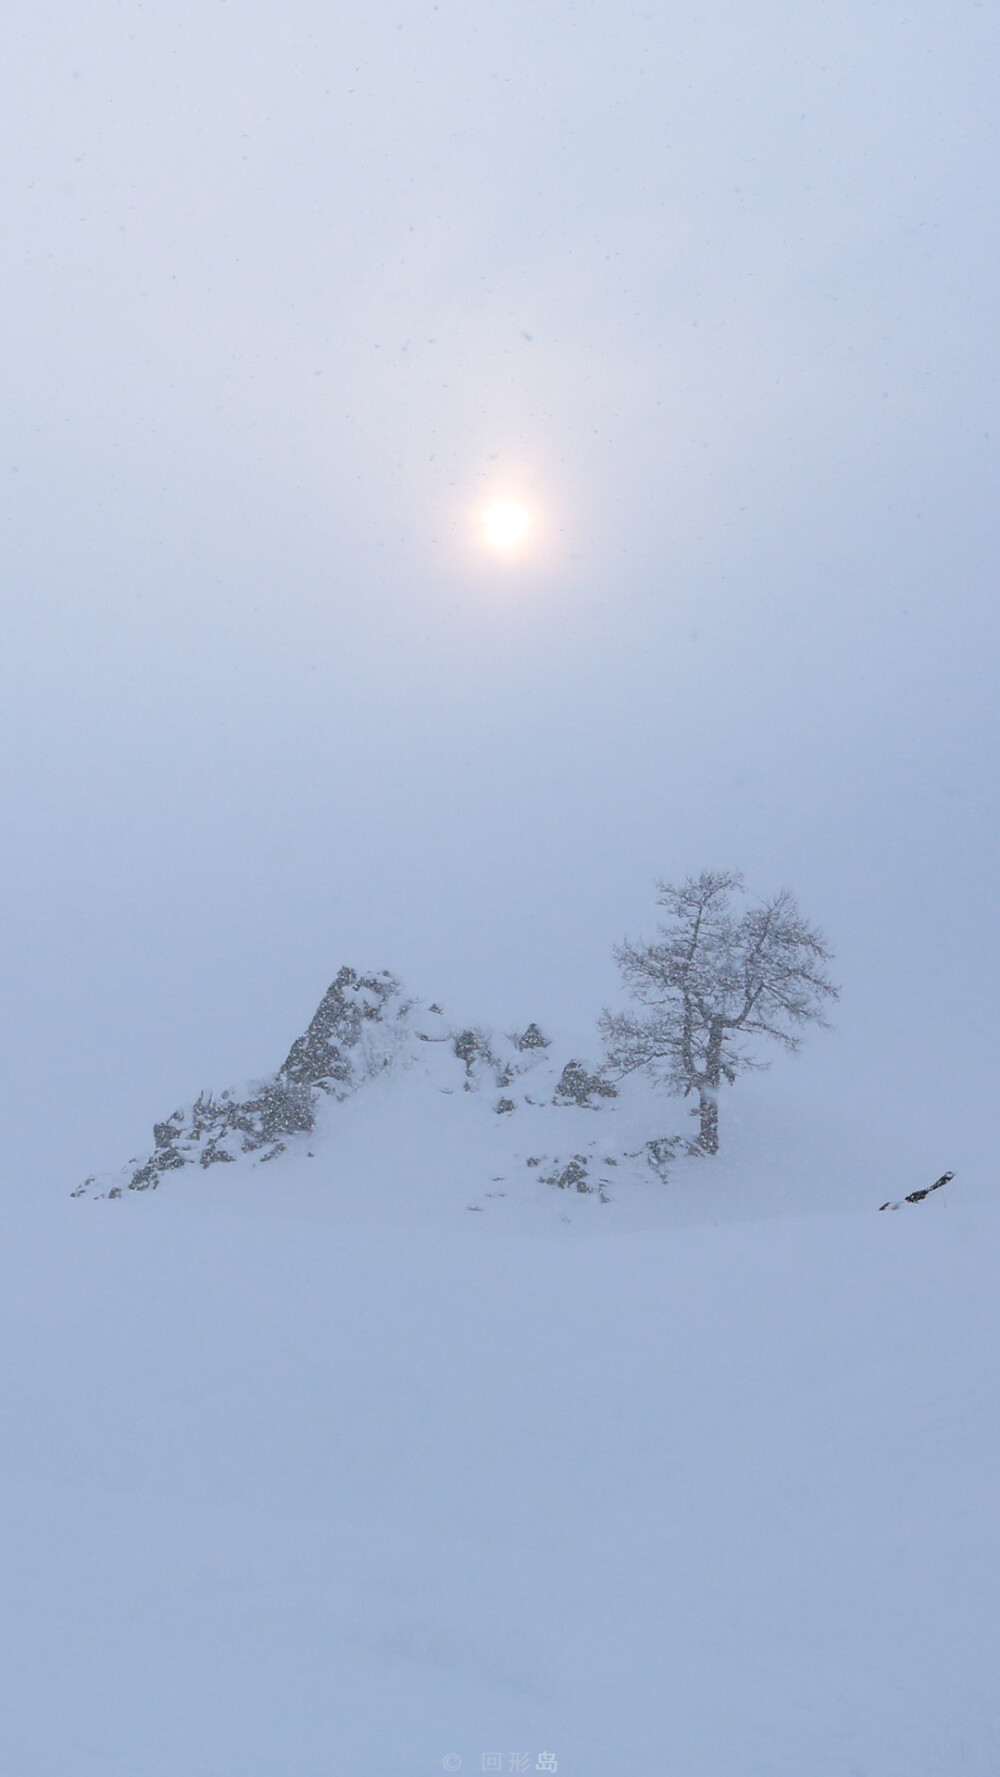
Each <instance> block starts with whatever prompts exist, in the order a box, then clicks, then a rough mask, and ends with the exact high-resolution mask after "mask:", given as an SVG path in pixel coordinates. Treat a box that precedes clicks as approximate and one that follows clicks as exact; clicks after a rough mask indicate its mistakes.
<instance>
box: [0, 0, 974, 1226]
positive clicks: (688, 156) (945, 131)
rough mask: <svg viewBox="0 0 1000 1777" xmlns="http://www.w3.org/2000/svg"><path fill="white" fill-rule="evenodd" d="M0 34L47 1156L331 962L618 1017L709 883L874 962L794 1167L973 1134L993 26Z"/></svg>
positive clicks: (808, 1060)
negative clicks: (787, 896) (509, 530)
mask: <svg viewBox="0 0 1000 1777" xmlns="http://www.w3.org/2000/svg"><path fill="white" fill-rule="evenodd" d="M0 33H2V38H0V42H2V53H0V65H2V67H3V69H4V73H3V76H2V79H3V84H4V88H5V91H4V98H3V104H2V107H0V113H2V117H3V123H2V130H3V138H4V148H3V154H2V157H0V158H2V168H3V172H2V178H3V187H4V207H5V214H6V223H5V237H6V239H5V249H6V251H5V261H6V270H5V272H4V310H5V324H4V328H3V340H4V358H5V368H4V378H3V388H4V398H3V403H2V428H3V447H2V456H0V472H2V487H3V496H2V497H3V513H2V522H3V538H4V556H5V563H6V566H5V572H4V592H3V601H4V623H3V687H2V713H0V721H2V735H3V740H2V745H3V758H4V770H3V816H2V818H3V826H4V831H5V833H6V835H7V843H6V847H5V854H6V864H5V870H4V885H3V907H2V930H3V936H4V942H3V946H2V955H3V1004H4V1012H3V1025H4V1028H3V1047H4V1062H3V1065H4V1076H5V1079H6V1082H7V1086H8V1090H9V1092H10V1103H11V1106H12V1113H11V1116H10V1119H9V1122H8V1124H7V1127H8V1130H9V1139H8V1142H7V1144H6V1147H7V1152H6V1156H5V1166H6V1168H7V1170H8V1171H9V1175H10V1182H11V1184H12V1186H13V1188H14V1189H15V1190H16V1191H17V1192H18V1193H23V1192H25V1191H27V1190H29V1189H30V1190H31V1191H33V1192H39V1191H45V1192H52V1191H60V1192H61V1191H62V1189H63V1188H64V1186H65V1188H67V1189H68V1188H69V1187H70V1186H71V1185H72V1184H73V1183H75V1182H76V1180H77V1179H78V1178H79V1177H80V1176H82V1174H83V1173H84V1172H86V1171H88V1170H89V1169H91V1168H92V1167H97V1166H112V1165H117V1164H118V1163H119V1162H120V1161H122V1160H124V1159H125V1158H126V1156H127V1154H128V1153H130V1152H132V1151H135V1150H136V1149H137V1148H138V1147H139V1146H140V1145H141V1144H142V1142H143V1140H144V1139H145V1137H146V1132H147V1130H148V1126H149V1123H150V1122H151V1120H152V1118H153V1117H154V1116H161V1115H164V1114H166V1113H167V1112H168V1111H169V1110H170V1109H171V1108H172V1107H173V1106H174V1105H175V1104H177V1103H179V1102H181V1101H182V1099H184V1098H185V1097H186V1096H190V1095H191V1094H192V1093H194V1092H196V1091H197V1090H198V1089H199V1088H200V1087H201V1086H202V1085H205V1084H212V1085H226V1084H229V1083H231V1082H238V1081H241V1080H243V1079H245V1078H247V1077H252V1076H254V1075H257V1074H260V1073H263V1072H265V1071H269V1070H271V1069H273V1068H274V1067H275V1066H277V1065H278V1063H279V1062H280V1060H281V1057H282V1056H283V1055H284V1053H285V1052H286V1050H287V1048H288V1045H289V1042H290V1040H291V1038H292V1037H293V1036H294V1035H295V1034H296V1033H297V1032H298V1031H299V1030H300V1029H301V1028H302V1026H303V1024H304V1023H305V1022H306V1020H307V1019H308V1017H309V1015H310V1014H311V1012H312V1010H313V1007H314V1005H315V1003H316V1001H317V1000H318V998H319V996H320V994H321V993H322V991H323V989H324V988H325V987H326V985H327V983H328V981H329V980H330V979H331V978H332V976H333V974H334V973H335V971H336V969H337V968H338V967H339V965H340V964H341V963H342V962H344V961H350V962H353V963H354V964H356V965H357V966H360V967H365V968H371V967H375V968H383V967H388V968H391V969H393V970H395V971H397V972H398V973H399V974H400V975H401V976H402V978H403V979H404V980H405V981H406V983H407V984H408V986H410V987H411V988H412V989H413V990H414V991H415V992H417V993H419V994H422V995H424V996H425V997H428V998H434V997H437V998H439V999H442V1000H444V1001H446V1002H447V1003H448V1004H450V1005H454V1006H455V1007H456V1009H461V1011H463V1012H465V1013H467V1014H468V1015H471V1016H479V1017H482V1018H484V1019H486V1020H489V1021H499V1022H502V1021H503V1020H505V1019H515V1018H524V1019H526V1018H528V1017H532V1018H541V1019H542V1020H546V1019H548V1020H552V1021H559V1020H561V1021H562V1022H563V1023H564V1024H567V1025H569V1026H574V1027H579V1029H580V1030H581V1031H582V1032H586V1031H587V1030H588V1029H589V1027H590V1026H591V1025H592V1021H593V1018H594V1017H595V1015H596V1013H597V1012H598V1010H599V1009H600V1006H601V1004H602V1003H603V1002H604V1001H606V1000H607V999H609V998H613V997H614V995H615V994H616V991H617V987H616V979H615V973H614V968H613V964H612V960H611V955H610V948H611V945H612V944H613V943H614V942H615V941H616V940H618V939H620V938H621V937H622V936H623V935H624V933H625V932H629V933H631V934H633V935H635V934H637V933H639V932H641V931H651V929H652V926H653V922H654V911H655V909H654V889H653V882H654V878H656V877H657V876H661V877H666V878H668V879H675V878H677V877H681V876H683V875H685V874H686V873H688V872H690V871H698V870H701V869H703V868H709V867H713V868H725V867H736V868H742V869H744V870H745V871H746V874H747V878H748V881H749V884H750V886H751V887H752V888H753V889H755V890H757V891H758V892H760V893H762V894H763V893H769V892H772V891H773V890H774V889H775V888H777V887H780V886H781V885H783V884H787V885H789V886H790V887H792V888H793V889H795V890H796V892H797V893H798V894H799V897H800V900H801V903H802V907H803V910H804V912H805V913H806V915H807V916H808V917H809V918H810V919H812V920H814V921H816V922H818V923H819V924H820V925H822V927H823V928H824V930H825V931H826V933H827V935H828V937H829V939H830V941H831V943H832V944H833V946H834V948H835V950H836V953H837V964H836V974H837V976H838V979H839V980H840V982H841V984H842V987H843V999H842V1004H841V1007H840V1008H839V1010H838V1013H837V1017H836V1029H835V1031H834V1032H833V1033H831V1034H823V1035H817V1036H815V1037H814V1038H812V1039H811V1040H810V1044H809V1047H808V1050H807V1052H806V1053H805V1054H804V1055H803V1056H802V1057H801V1058H800V1059H799V1060H797V1061H789V1062H787V1063H786V1062H781V1063H780V1065H779V1066H778V1067H777V1068H776V1070H775V1074H774V1076H773V1077H772V1080H771V1082H769V1083H768V1084H767V1086H766V1087H763V1086H761V1087H759V1086H757V1085H755V1084H754V1083H752V1082H751V1083H748V1084H746V1085H745V1086H743V1087H741V1088H740V1091H741V1093H743V1094H747V1095H749V1094H753V1093H755V1092H758V1091H764V1090H766V1091H767V1092H769V1093H771V1095H772V1102H773V1114H774V1116H775V1117H776V1118H777V1119H778V1120H779V1122H780V1121H781V1119H784V1120H785V1122H786V1124H787V1128H788V1130H789V1139H790V1140H795V1141H799V1142H800V1143H801V1144H802V1152H803V1157H804V1159H805V1158H806V1157H807V1156H808V1154H809V1153H810V1151H811V1148H810V1143H811V1142H812V1141H814V1140H816V1141H819V1143H820V1146H821V1147H823V1144H824V1143H825V1144H826V1145H825V1147H823V1151H824V1153H826V1154H827V1155H828V1156H832V1159H829V1160H828V1163H829V1164H834V1163H836V1164H837V1165H843V1166H845V1167H848V1166H849V1167H852V1168H853V1167H856V1166H858V1165H868V1164H871V1165H872V1167H873V1169H886V1170H887V1171H888V1172H889V1173H891V1175H892V1177H891V1182H892V1183H893V1184H894V1185H895V1184H896V1182H897V1178H898V1182H900V1183H901V1182H903V1179H904V1178H906V1179H910V1178H911V1172H910V1171H909V1170H908V1169H910V1168H912V1169H913V1171H915V1172H918V1173H919V1176H916V1177H912V1184H921V1183H925V1182H929V1180H930V1178H932V1177H933V1176H934V1173H935V1172H938V1171H940V1170H941V1169H942V1168H943V1167H944V1166H950V1167H953V1168H954V1169H955V1171H956V1172H957V1173H958V1174H959V1176H961V1174H962V1169H963V1166H964V1167H965V1168H966V1170H967V1171H968V1169H969V1168H974V1167H977V1166H978V1167H981V1166H982V1165H984V1164H985V1163H986V1160H987V1157H988V1156H989V1155H990V1154H991V1153H992V1151H993V1149H992V1137H993V1135H994V1134H995V1129H993V1128H991V1126H990V1124H989V1122H988V1117H989V1113H988V1112H987V1111H985V1110H984V1108H983V1099H984V1095H985V1093H986V1092H987V1091H988V1088H989V1085H990V1082H991V1079H992V1074H993V1071H994V1068H993V1061H992V1042H993V1025H994V1016H993V1010H994V1000H995V994H996V989H995V978H996V975H995V971H996V962H997V951H998V945H997V922H996V915H995V884H996V877H997V855H996V833H997V824H996V789H995V782H996V742H995V721H996V718H995V690H994V683H995V681H994V660H995V651H996V596H995V558H996V547H995V545H996V511H997V500H996V467H995V464H996V449H997V435H998V427H997V423H996V414H995V406H996V356H997V352H996V343H995V334H996V329H995V317H996V313H997V307H998V291H997V252H996V246H995V197H996V184H997V164H998V163H997V155H996V141H995V134H996V132H995V95H996V91H997V77H998V67H997V62H998V56H997V48H998V38H1000V32H998V28H997V20H996V17H995V15H994V14H993V13H991V11H990V10H989V9H988V8H985V7H983V6H981V5H978V4H970V3H968V0H951V4H949V5H948V6H944V5H941V4H933V3H932V0H926V3H924V4H916V5H908V6H903V5H901V4H898V3H896V0H885V3H884V4H870V3H865V4H861V3H860V0H855V3H851V0H848V3H847V4H842V5H839V6H837V7H833V6H828V5H822V4H819V3H817V0H808V3H807V4H805V5H803V6H801V7H798V8H795V9H793V12H792V14H791V15H790V13H789V9H788V7H787V6H781V5H779V4H777V0H765V3H764V4H761V5H759V6H755V7H752V8H751V7H749V6H747V5H744V4H737V3H735V0H718V3H717V4H716V5H714V6H713V7H712V8H710V9H705V8H701V9H693V10H692V9H691V8H688V7H678V6H658V7H653V6H634V5H624V4H621V3H616V4H614V5H612V4H611V3H610V0H591V3H590V4H568V3H567V0H550V3H549V4H547V5H545V6H543V7H539V6H538V5H537V4H535V5H528V4H522V3H514V4H505V5H503V6H499V5H496V4H486V5H482V6H474V7H470V6H468V5H459V4H456V3H455V0H440V3H439V4H437V5H430V4H414V3H413V0H400V3H399V4H394V5H386V4H384V3H382V0H373V3H372V4H369V5H367V6H365V7H364V8H358V7H347V6H336V5H333V6H331V5H319V4H315V3H306V0H302V3H299V4H296V5H294V6H291V7H289V6H287V5H286V6H278V5H277V4H275V3H274V0H257V3H256V4H236V3H235V0H218V3H216V0H211V3H210V4H206V0H198V4H194V3H192V0H172V3H171V4H170V5H166V4H163V3H153V4H149V3H147V4H138V3H137V0H121V3H120V4H111V3H107V0H106V3H105V4H102V5H100V6H97V7H94V6H92V5H86V6H85V5H83V4H82V3H81V0H63V3H61V4H56V5H54V6H51V7H46V8H44V9H39V8H37V7H33V6H32V7H29V6H28V5H26V4H24V3H23V0H12V3H11V4H10V5H9V6H8V8H7V11H6V15H5V21H4V23H3V24H2V26H0ZM494 492H496V493H510V494H513V495H515V496H517V497H520V498H523V499H524V500H525V501H526V502H527V503H528V504H529V505H530V507H531V509H532V512H533V513H534V515H535V519H536V526H535V530H534V532H533V535H532V538H531V539H530V540H529V544H528V545H527V546H526V547H525V549H524V550H523V552H522V553H521V554H520V555H518V556H517V557H516V558H514V559H511V558H500V557H496V556H492V555H490V554H489V553H488V551H487V550H486V549H485V548H483V547H482V546H481V541H480V537H479V533H478V531H477V517H478V514H479V512H480V509H481V507H482V506H483V504H484V503H485V501H486V499H487V498H488V497H489V496H490V495H491V494H492V493H494ZM595 1046H596V1039H595ZM817 1130H818V1131H820V1134H819V1135H817ZM823 1132H825V1133H823ZM925 1170H926V1172H927V1178H926V1179H924V1177H923V1172H924V1171H925ZM880 1176H881V1170H880ZM908 1188H910V1187H909V1186H908ZM873 1192H874V1194H875V1198H876V1201H877V1200H878V1197H879V1195H880V1194H881V1195H888V1194H889V1192H888V1191H882V1192H881V1193H880V1191H879V1185H878V1184H877V1183H874V1182H873ZM893 1194H895V1193H893Z"/></svg>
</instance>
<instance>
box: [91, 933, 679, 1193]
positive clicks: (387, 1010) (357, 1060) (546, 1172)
mask: <svg viewBox="0 0 1000 1777" xmlns="http://www.w3.org/2000/svg"><path fill="white" fill-rule="evenodd" d="M426 1044H436V1045H441V1046H442V1048H443V1050H444V1052H445V1054H446V1055H447V1056H450V1057H451V1058H452V1060H451V1062H450V1063H449V1066H454V1067H455V1070H456V1071H455V1081H456V1085H455V1086H453V1085H450V1084H440V1085H439V1087H438V1090H440V1091H443V1092H450V1091H454V1090H455V1089H456V1088H457V1087H458V1086H459V1085H460V1089H461V1090H462V1091H463V1092H466V1093H484V1094H489V1095H490V1098H491V1109H492V1110H493V1111H494V1112H495V1113H496V1114H497V1115H498V1116H501V1117H504V1118H512V1117H514V1116H515V1114H516V1113H517V1112H518V1111H519V1110H523V1109H525V1108H527V1107H534V1108H535V1109H536V1110H537V1109H538V1108H539V1107H542V1106H553V1107H561V1108H562V1110H563V1111H564V1112H569V1113H571V1114H575V1115H576V1116H577V1118H578V1124H577V1127H576V1134H577V1140H576V1141H575V1142H574V1143H573V1151H572V1152H570V1153H569V1154H566V1153H564V1154H563V1155H562V1157H560V1156H559V1154H558V1152H557V1153H555V1154H551V1153H544V1154H530V1155H527V1156H525V1158H524V1160H523V1162H522V1164H523V1165H524V1166H527V1167H528V1168H531V1169H536V1170H534V1172H533V1176H535V1177H537V1178H538V1179H539V1180H541V1181H542V1182H544V1183H545V1184H547V1185H551V1186H555V1187H557V1188H558V1189H560V1190H574V1191H577V1192H580V1193H582V1194H595V1195H597V1196H598V1197H600V1198H601V1199H602V1200H605V1201H606V1200H607V1195H608V1188H609V1184H610V1174H609V1172H608V1169H609V1168H614V1167H616V1166H618V1165H619V1162H620V1160H621V1159H627V1160H632V1161H634V1160H637V1159H639V1160H641V1161H643V1163H644V1164H645V1165H648V1166H651V1167H652V1169H653V1170H654V1172H656V1173H657V1174H659V1175H660V1176H661V1177H663V1176H665V1170H666V1166H667V1164H668V1162H669V1161H670V1160H672V1159H673V1158H674V1157H675V1155H677V1154H678V1153H681V1152H685V1153H692V1152H698V1151H699V1150H698V1149H697V1148H696V1147H695V1146H694V1145H693V1144H692V1143H690V1142H686V1141H683V1140H682V1139H681V1138H668V1137H657V1138H655V1139H653V1140H651V1141H646V1142H645V1143H644V1144H643V1145H642V1146H640V1148H638V1149H632V1150H630V1151H627V1152H625V1153H622V1154H617V1155H616V1154H614V1153H608V1152H607V1151H606V1150H607V1149H608V1146H609V1143H608V1140H607V1137H606V1136H601V1137H598V1136H597V1134H596V1132H595V1135H594V1137H593V1139H590V1138H585V1139H583V1140H581V1139H580V1128H579V1113H580V1112H584V1113H588V1114H589V1115H593V1114H594V1113H595V1112H599V1111H601V1110H607V1109H609V1108H610V1107H611V1105H612V1104H613V1101H614V1100H616V1099H617V1097H618V1089H617V1087H616V1085H615V1084H614V1082H613V1081H612V1080H611V1079H609V1078H608V1077H607V1075H606V1074H605V1073H603V1072H602V1070H601V1069H600V1068H592V1067H589V1066H588V1065H587V1064H586V1063H585V1062H584V1061H582V1060H580V1059H579V1058H578V1057H575V1056H570V1057H569V1058H568V1059H567V1060H565V1061H562V1064H561V1066H560V1060H561V1058H560V1057H558V1056H557V1055H556V1054H555V1053H554V1046H553V1043H552V1041H551V1039H550V1038H548V1037H547V1036H545V1035H544V1034H543V1032H542V1030H541V1029H540V1027H539V1026H538V1024H537V1023H530V1024H528V1025H527V1026H526V1028H525V1029H524V1030H523V1031H519V1032H515V1033H513V1034H507V1035H503V1034H497V1033H495V1032H490V1031H486V1030H484V1029H482V1028H480V1027H477V1026H470V1025H466V1026H458V1027H454V1026H452V1025H451V1024H450V1023H449V1021H448V1019H447V1018H446V1016H445V1014H444V1013H443V1011H442V1009H441V1007H440V1006H439V1005H437V1004H436V1003H432V1004H431V1005H430V1006H427V1007H424V1006H422V1005H421V1004H420V1002H419V1001H417V1000H414V999H411V998H408V997H406V995H405V994H404V992H403V988H402V986H401V984H400V982H399V981H398V980H397V978H396V977H395V976H394V975H392V974H390V973H389V972H388V971H387V970H382V971H379V972H376V973H372V974H361V973H359V972H358V971H357V970H355V969H353V968H351V967H349V966H347V965H345V966H344V967H343V968H342V969H341V970H340V971H339V973H338V975H337V976H336V979H335V980H334V981H333V982H332V983H331V985H330V987H329V988H328V989H327V991H326V993H325V994H324V995H323V998H322V1000H321V1001H320V1003H319V1006H318V1007H317V1009H316V1012H315V1014H314V1016H313V1018H312V1020H311V1021H310V1023H309V1025H308V1027H307V1029H306V1030H305V1031H304V1032H303V1033H302V1035H301V1036H300V1037H297V1038H296V1040H295V1042H294V1043H293V1044H292V1046H291V1048H290V1049H289V1051H288V1054H287V1056H286V1057H285V1060H284V1061H283V1063H282V1065H281V1067H280V1068H279V1069H278V1071H277V1073H276V1074H274V1075H273V1076H271V1077H270V1078H268V1079H266V1080H263V1081H261V1082H258V1083H257V1084H255V1085H254V1086H253V1087H252V1088H251V1089H250V1090H249V1091H248V1092H246V1093H245V1094H239V1093H234V1092H223V1093H221V1094H219V1095H218V1096H214V1095H213V1094H211V1093H208V1092H202V1093H201V1094H200V1095H199V1097H198V1098H197V1099H196V1100H195V1101H194V1103H193V1104H192V1105H190V1106H188V1107H182V1108H180V1109H178V1110H175V1111H173V1112H172V1113H171V1115H170V1116H169V1117H166V1118H165V1119H164V1120H163V1121H162V1122H160V1123H156V1124H154V1126H153V1143H154V1146H153V1151H152V1153H151V1154H150V1155H149V1156H148V1157H147V1158H146V1159H144V1160H141V1161H134V1162H131V1163H130V1167H129V1169H128V1170H127V1174H126V1176H125V1177H124V1178H123V1179H122V1180H121V1181H120V1182H115V1183H111V1184H109V1185H108V1187H107V1188H106V1189H102V1188H100V1185H101V1181H99V1180H98V1179H96V1178H95V1177H91V1178H88V1179H87V1180H86V1181H85V1182H84V1184H83V1185H81V1186H80V1187H79V1188H78V1190H77V1191H76V1192H74V1195H76V1196H81V1195H88V1194H89V1195H94V1196H107V1197H120V1196H121V1195H122V1192H123V1190H129V1191H148V1190H155V1189H156V1187H157V1186H158V1185H159V1184H160V1183H161V1182H162V1180H163V1179H164V1178H165V1177H166V1175H167V1174H169V1173H171V1172H174V1171H176V1170H178V1169H179V1168H181V1167H185V1166H190V1165H200V1166H201V1167H203V1168H208V1167H211V1166H216V1165H220V1164H227V1163H230V1164H231V1163H232V1162H234V1161H236V1160H239V1159H241V1158H242V1157H243V1156H246V1155H254V1156H255V1157H256V1159H257V1160H259V1161H269V1160H273V1159H274V1158H276V1156H277V1155H279V1154H281V1153H283V1152H284V1151H285V1149H286V1148H287V1146H288V1143H289V1142H290V1141H293V1140H295V1139H297V1138H302V1137H304V1136H307V1135H308V1134H310V1132H311V1131H312V1130H313V1129H314V1127H315V1123H316V1118H317V1113H318V1110H319V1108H320V1106H321V1105H322V1104H323V1103H324V1102H325V1101H328V1100H330V1099H333V1100H335V1101H336V1100H343V1099H346V1098H348V1097H349V1096H351V1095H352V1094H354V1093H356V1092H357V1091H359V1090H360V1089H361V1088H362V1087H363V1086H364V1085H365V1083H366V1082H367V1081H369V1080H371V1079H373V1078H375V1077H376V1076H378V1075H380V1074H383V1073H385V1072H386V1070H387V1069H392V1068H397V1067H407V1066H412V1065H414V1064H415V1063H416V1062H417V1061H419V1059H420V1057H421V1052H422V1046H423V1045H426ZM423 1053H424V1055H426V1053H427V1051H426V1050H423ZM494 1094H496V1096H495V1097H494V1096H493V1095H494ZM589 1115H588V1117H586V1118H584V1119H583V1120H582V1121H583V1122H584V1123H585V1124H587V1123H589ZM571 1120H572V1115H571ZM603 1120H604V1119H602V1121H603ZM562 1121H563V1119H562V1117H560V1118H559V1124H560V1126H561V1125H562ZM612 1145H613V1144H612ZM647 1176H648V1175H647Z"/></svg>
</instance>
